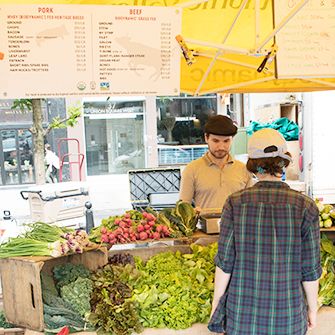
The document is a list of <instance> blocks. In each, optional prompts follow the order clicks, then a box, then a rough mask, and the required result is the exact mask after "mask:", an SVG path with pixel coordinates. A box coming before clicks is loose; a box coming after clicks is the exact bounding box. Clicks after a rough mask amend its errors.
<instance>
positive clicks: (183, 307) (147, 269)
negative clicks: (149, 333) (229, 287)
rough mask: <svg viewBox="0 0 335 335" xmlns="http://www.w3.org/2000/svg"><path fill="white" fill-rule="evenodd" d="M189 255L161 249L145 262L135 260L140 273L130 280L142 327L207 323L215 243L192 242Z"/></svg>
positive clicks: (210, 299)
mask: <svg viewBox="0 0 335 335" xmlns="http://www.w3.org/2000/svg"><path fill="white" fill-rule="evenodd" d="M192 250H193V253H192V254H185V255H183V254H181V253H180V252H176V253H172V252H165V253H160V254H157V255H155V256H153V257H151V258H150V259H149V260H148V261H147V263H146V264H144V263H143V262H142V261H140V260H138V259H135V264H136V267H137V270H138V271H140V272H141V276H140V277H138V278H135V279H134V280H133V286H134V293H133V298H132V299H133V300H134V301H136V302H137V303H138V309H139V315H140V320H141V323H142V325H143V326H144V327H154V328H173V329H185V328H189V327H190V326H191V325H192V324H193V323H196V322H207V321H208V318H209V315H210V311H211V301H212V296H213V290H214V283H213V282H214V270H215V265H214V255H215V254H216V252H217V244H216V243H215V244H212V245H209V246H207V247H202V246H196V245H192Z"/></svg>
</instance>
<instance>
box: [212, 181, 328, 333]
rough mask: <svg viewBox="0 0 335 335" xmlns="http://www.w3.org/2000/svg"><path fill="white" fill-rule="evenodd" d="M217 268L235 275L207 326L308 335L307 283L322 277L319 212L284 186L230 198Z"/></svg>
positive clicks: (268, 184)
mask: <svg viewBox="0 0 335 335" xmlns="http://www.w3.org/2000/svg"><path fill="white" fill-rule="evenodd" d="M215 262H216V265H217V266H218V267H219V268H221V269H222V270H223V271H224V272H226V273H231V279H230V283H229V286H228V288H227V290H226V292H225V294H224V295H223V296H222V297H221V300H220V302H219V304H218V307H217V309H216V311H215V312H214V314H213V316H212V319H211V320H210V323H209V325H208V328H209V329H210V330H211V331H214V332H223V331H226V334H227V335H271V334H273V335H304V334H306V332H307V306H306V303H305V297H304V293H303V289H302V282H303V281H313V280H316V279H318V278H319V277H320V275H321V272H322V270H321V266H320V228H319V212H318V208H317V207H316V205H315V203H314V202H313V200H312V199H310V198H308V197H307V196H304V195H302V194H300V193H298V192H296V191H294V190H292V189H290V188H289V186H288V185H287V184H285V183H282V182H272V181H261V182H258V183H257V184H255V185H254V186H253V187H251V188H249V189H246V190H244V191H241V192H237V193H234V194H233V195H231V196H230V197H229V198H228V200H227V202H226V204H225V206H224V209H223V212H222V220H221V229H220V239H219V249H218V254H217V256H216V258H215Z"/></svg>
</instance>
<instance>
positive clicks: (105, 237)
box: [101, 235, 109, 243]
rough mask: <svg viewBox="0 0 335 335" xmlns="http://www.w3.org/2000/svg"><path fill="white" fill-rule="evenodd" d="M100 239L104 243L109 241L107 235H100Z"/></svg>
mask: <svg viewBox="0 0 335 335" xmlns="http://www.w3.org/2000/svg"><path fill="white" fill-rule="evenodd" d="M101 241H102V242H104V243H108V242H109V237H108V235H101Z"/></svg>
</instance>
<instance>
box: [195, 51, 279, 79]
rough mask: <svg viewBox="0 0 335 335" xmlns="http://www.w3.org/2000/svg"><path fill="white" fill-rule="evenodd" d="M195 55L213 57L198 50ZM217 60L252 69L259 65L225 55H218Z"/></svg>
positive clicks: (269, 72) (270, 72)
mask: <svg viewBox="0 0 335 335" xmlns="http://www.w3.org/2000/svg"><path fill="white" fill-rule="evenodd" d="M195 56H201V57H205V58H213V55H210V54H206V53H204V52H198V53H196V54H195ZM216 60H217V61H218V60H221V61H223V62H225V63H229V64H234V65H241V66H243V67H246V68H249V69H253V70H257V69H258V67H259V65H252V64H248V63H244V62H238V61H235V60H231V59H229V58H225V57H218V58H217V59H216ZM267 74H269V75H270V74H273V72H272V71H268V72H267Z"/></svg>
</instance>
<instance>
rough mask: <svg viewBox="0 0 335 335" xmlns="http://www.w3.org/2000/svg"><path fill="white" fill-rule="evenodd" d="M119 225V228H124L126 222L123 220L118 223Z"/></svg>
mask: <svg viewBox="0 0 335 335" xmlns="http://www.w3.org/2000/svg"><path fill="white" fill-rule="evenodd" d="M119 226H120V227H121V228H125V227H127V224H126V223H125V222H123V221H121V222H120V224H119Z"/></svg>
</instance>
